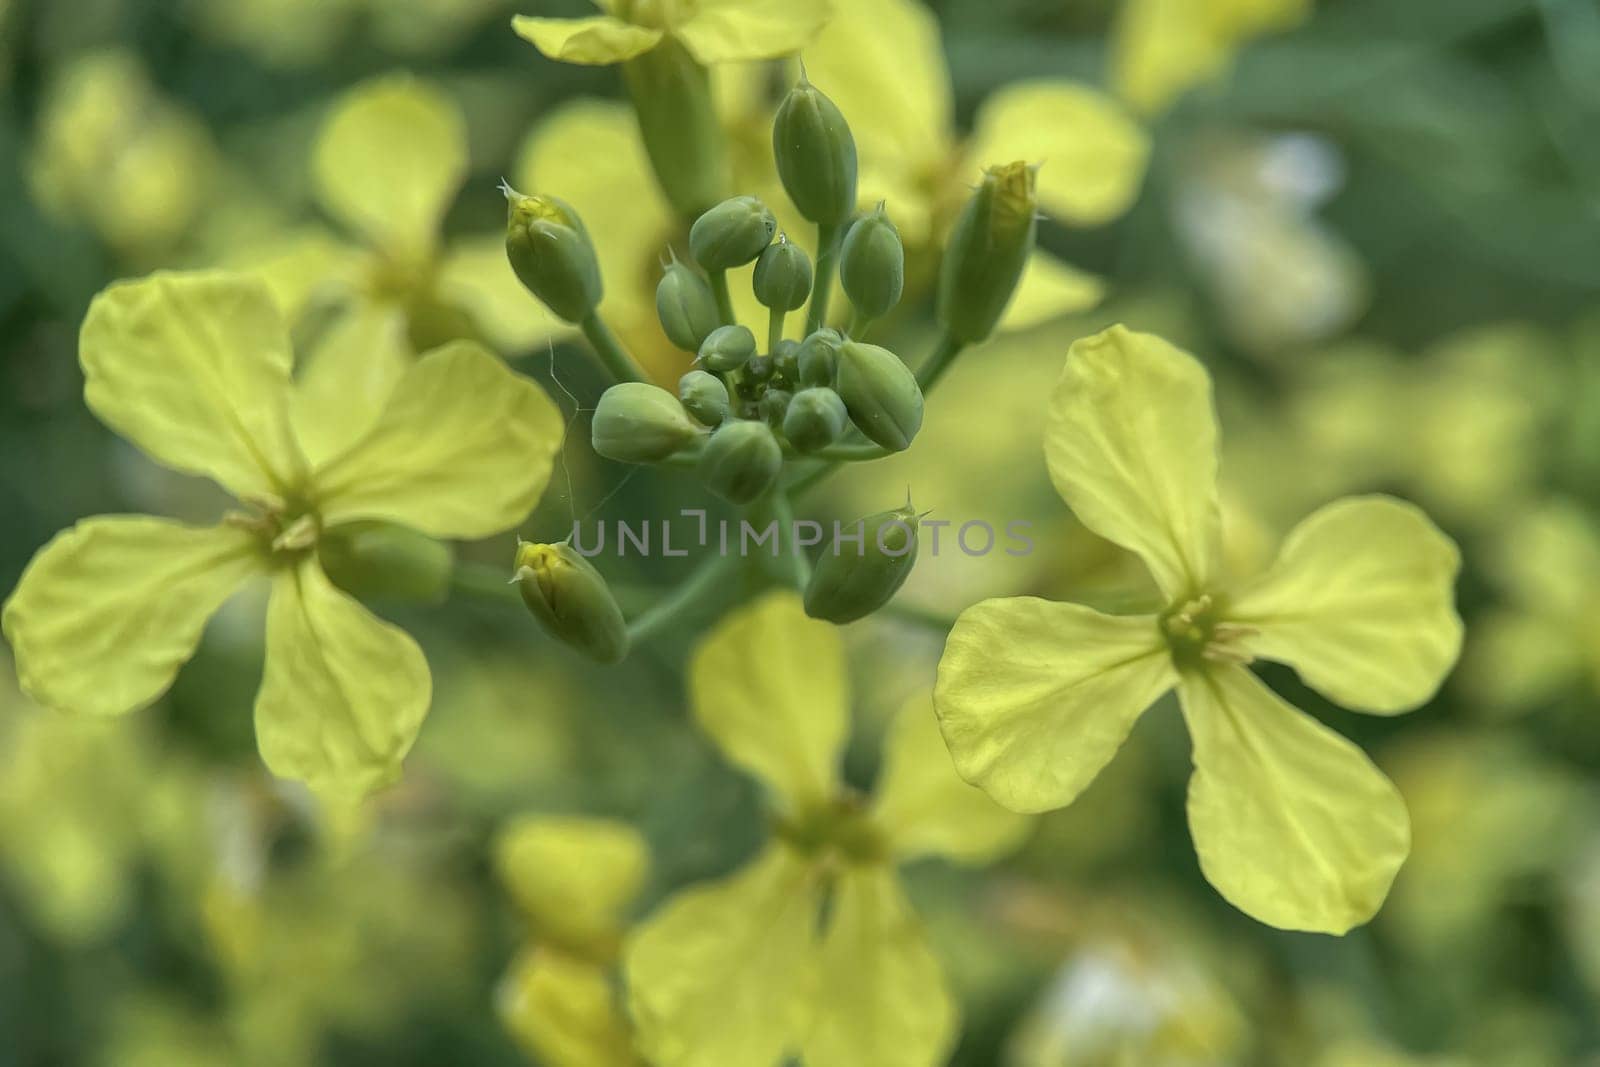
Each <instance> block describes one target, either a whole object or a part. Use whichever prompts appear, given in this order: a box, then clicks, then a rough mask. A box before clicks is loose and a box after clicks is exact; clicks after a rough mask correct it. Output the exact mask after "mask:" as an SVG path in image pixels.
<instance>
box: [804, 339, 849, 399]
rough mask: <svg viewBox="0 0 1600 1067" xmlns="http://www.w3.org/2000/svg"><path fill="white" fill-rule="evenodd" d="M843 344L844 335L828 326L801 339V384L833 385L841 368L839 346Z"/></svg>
mask: <svg viewBox="0 0 1600 1067" xmlns="http://www.w3.org/2000/svg"><path fill="white" fill-rule="evenodd" d="M842 344H844V335H843V334H841V333H840V332H839V331H838V330H835V329H831V328H829V327H827V326H824V327H823V328H822V329H820V330H818V331H817V332H816V333H813V334H812V335H811V336H810V337H807V338H806V339H805V340H804V341H801V342H800V352H799V357H798V358H799V362H800V382H801V384H803V385H815V386H829V387H831V386H832V385H833V379H834V376H835V375H836V374H837V373H838V370H839V346H840V345H842Z"/></svg>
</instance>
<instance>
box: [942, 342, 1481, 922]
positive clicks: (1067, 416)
mask: <svg viewBox="0 0 1600 1067" xmlns="http://www.w3.org/2000/svg"><path fill="white" fill-rule="evenodd" d="M1217 436H1218V435H1217V425H1216V418H1215V414H1214V412H1213V409H1212V404H1211V382H1210V378H1209V376H1208V375H1207V374H1206V371H1205V368H1204V367H1202V366H1201V365H1200V363H1199V362H1198V361H1196V360H1195V359H1194V358H1193V357H1192V356H1190V355H1188V354H1187V353H1185V352H1182V351H1180V350H1178V349H1176V348H1174V347H1172V346H1171V345H1169V344H1167V343H1166V342H1165V341H1162V340H1161V339H1159V338H1157V337H1153V336H1150V335H1148V334H1137V333H1133V332H1130V331H1129V330H1126V329H1124V328H1122V327H1120V326H1114V327H1112V328H1111V329H1109V330H1107V331H1105V332H1104V333H1101V334H1098V335H1096V336H1094V337H1091V338H1087V339H1085V340H1082V341H1079V342H1077V343H1076V344H1074V345H1073V346H1072V349H1071V351H1070V352H1069V354H1068V356H1067V363H1066V368H1065V370H1064V372H1063V373H1062V376H1061V379H1060V382H1059V383H1058V385H1057V387H1056V392H1055V394H1054V396H1053V397H1052V399H1051V404H1050V420H1049V424H1048V426H1047V428H1046V431H1045V458H1046V461H1047V465H1048V467H1049V470H1050V475H1051V478H1052V480H1053V481H1054V483H1055V485H1056V489H1057V491H1059V492H1060V493H1061V495H1062V497H1063V498H1064V499H1065V500H1066V502H1067V503H1068V504H1069V505H1070V506H1071V507H1072V510H1073V512H1074V513H1075V514H1076V515H1077V516H1078V518H1079V519H1080V520H1081V521H1082V522H1083V524H1084V525H1085V526H1088V527H1089V528H1090V529H1091V530H1093V531H1095V532H1096V533H1098V534H1099V535H1100V536H1102V537H1104V538H1106V539H1107V540H1109V541H1112V542H1114V543H1115V544H1118V545H1120V546H1122V547H1123V548H1126V549H1129V550H1130V551H1132V552H1134V553H1135V554H1136V555H1138V556H1139V557H1140V558H1141V559H1142V560H1143V561H1144V563H1145V565H1146V566H1147V567H1148V568H1149V569H1150V572H1151V574H1152V576H1153V577H1154V579H1155V584H1156V586H1157V587H1158V588H1159V591H1160V595H1161V598H1162V607H1161V609H1160V610H1158V611H1155V612H1152V613H1150V614H1142V615H1120V616H1113V615H1105V614H1102V613H1100V612H1098V611H1094V610H1092V609H1090V608H1087V607H1083V606H1081V605H1078V604H1058V603H1052V602H1050V601H1045V600H1040V599H1037V598H1033V597H1014V598H1006V599H998V600H987V601H984V602H982V603H980V604H977V605H976V606H974V607H972V608H969V609H968V610H967V611H965V612H964V613H962V615H961V617H960V618H959V619H958V620H957V622H956V625H955V628H954V629H953V630H952V631H951V634H950V638H949V642H948V643H947V645H946V646H945V651H944V656H943V658H942V659H941V661H940V664H939V677H938V684H937V686H936V688H935V691H934V703H935V707H936V708H937V709H938V714H939V722H940V726H941V728H942V730H943V732H944V737H945V741H946V743H947V744H948V745H949V746H950V752H951V754H952V755H953V756H954V758H955V763H956V767H957V769H958V770H959V771H960V772H961V774H962V776H963V777H964V778H966V779H967V780H968V781H970V782H972V783H973V784H974V785H977V786H979V787H981V788H982V789H984V790H985V791H986V792H988V793H989V795H990V796H992V797H993V798H994V799H995V800H997V801H999V802H1000V803H1001V804H1003V805H1005V806H1006V807H1008V808H1011V809H1013V810H1016V811H1028V812H1037V811H1047V810H1049V809H1052V808H1059V807H1062V806H1064V805H1067V804H1070V803H1071V802H1072V801H1073V799H1074V798H1076V797H1077V796H1078V794H1079V793H1081V792H1082V791H1083V789H1084V788H1085V787H1086V786H1088V784H1089V782H1090V781H1091V780H1092V779H1093V778H1094V776H1095V775H1096V774H1097V773H1098V772H1099V770H1100V769H1101V767H1103V766H1104V765H1105V764H1106V763H1107V762H1108V761H1109V760H1110V759H1111V757H1112V755H1113V754H1114V753H1115V752H1116V750H1117V748H1118V747H1119V746H1120V745H1121V744H1122V742H1123V740H1124V739H1125V738H1126V737H1127V735H1128V733H1129V731H1130V730H1131V729H1132V728H1133V724H1134V722H1135V721H1136V720H1137V719H1138V717H1139V715H1140V714H1141V713H1142V712H1143V711H1144V710H1145V708H1147V707H1149V706H1150V705H1151V704H1152V703H1154V702H1155V701H1156V700H1157V699H1158V698H1159V697H1161V696H1162V695H1163V694H1165V693H1167V692H1169V691H1170V690H1172V689H1174V688H1176V689H1177V692H1178V697H1179V700H1180V702H1181V704H1182V706H1183V714H1184V718H1185V720H1186V722H1187V723H1188V727H1189V732H1190V735H1191V737H1192V739H1193V742H1194V764H1195V773H1194V777H1193V778H1192V780H1191V782H1190V787H1189V824H1190V829H1191V831H1192V833H1193V835H1194V840H1195V847H1196V850H1197V851H1198V853H1199V856H1200V866H1201V869H1202V871H1203V872H1204V873H1205V875H1206V878H1207V879H1208V880H1209V881H1210V882H1211V884H1212V885H1214V886H1216V887H1217V889H1218V890H1219V891H1220V892H1221V893H1222V895H1223V896H1224V897H1226V898H1227V899H1228V900H1229V901H1230V902H1232V903H1233V904H1234V905H1235V906H1237V907H1238V908H1240V909H1241V910H1242V911H1245V912H1246V913H1248V914H1250V915H1252V916H1254V917H1255V918H1257V919H1259V920H1261V921H1262V922H1265V923H1269V924H1271V925H1273V926H1279V927H1283V928H1288V929H1300V930H1317V931H1325V932H1330V933H1342V932H1344V931H1346V930H1348V929H1349V928H1350V927H1352V926H1354V925H1357V924H1359V923H1362V922H1365V921H1366V920H1367V919H1369V918H1371V916H1372V915H1373V914H1374V913H1375V912H1376V911H1377V909H1378V907H1379V905H1381V904H1382V902H1383V899H1384V896H1385V895H1386V894H1387V892H1388V890H1389V885H1390V883H1391V882H1392V881H1393V879H1394V876H1395V872H1396V871H1397V870H1398V869H1399V867H1400V864H1401V863H1402V862H1403V861H1404V859H1405V856H1406V852H1407V850H1408V848H1409V845H1410V826H1409V822H1408V819H1407V816H1406V809H1405V804H1404V802H1403V801H1402V800H1401V798H1400V794H1399V793H1398V792H1397V791H1396V790H1395V788H1394V786H1393V785H1392V784H1390V782H1389V780H1388V779H1387V778H1385V777H1384V776H1383V774H1382V773H1381V772H1379V771H1378V769H1377V768H1376V767H1374V766H1373V764H1372V763H1371V761H1370V760H1368V759H1367V757H1366V756H1365V755H1364V754H1363V753H1362V752H1361V750H1360V749H1358V748H1356V747H1355V746H1354V745H1352V744H1351V743H1350V742H1348V741H1346V740H1345V739H1343V738H1341V737H1339V736H1338V735H1337V734H1335V733H1333V732H1332V731H1331V730H1329V729H1327V728H1326V727H1325V726H1322V725H1321V724H1319V723H1318V722H1316V721H1315V720H1314V719H1312V718H1311V717H1310V716H1308V715H1306V714H1305V713H1303V712H1301V711H1299V710H1298V709H1296V708H1294V707H1293V706H1292V705H1290V704H1289V703H1287V702H1286V701H1284V700H1283V699H1282V698H1280V697H1278V696H1277V695H1276V694H1274V693H1273V692H1272V690H1270V689H1268V688H1267V686H1266V685H1265V684H1264V683H1263V682H1261V681H1260V680H1259V679H1258V678H1257V677H1256V676H1255V675H1254V674H1252V673H1251V672H1250V671H1249V670H1247V669H1246V666H1245V665H1246V664H1248V663H1250V662H1251V661H1252V660H1253V659H1255V658H1257V657H1260V658H1263V659H1272V660H1278V661H1280V662H1284V663H1288V664H1290V665H1292V666H1293V667H1294V668H1295V669H1296V670H1297V671H1298V672H1299V674H1300V677H1301V678H1302V679H1303V680H1304V681H1305V682H1306V684H1308V685H1310V686H1311V687H1312V688H1313V689H1316V690H1317V691H1318V692H1320V693H1322V694H1324V695H1325V696H1327V697H1328V698H1329V699H1330V700H1334V701H1337V702H1338V703H1341V704H1344V705H1346V706H1349V707H1351V708H1355V709H1358V710H1362V711H1367V712H1373V713H1377V714H1394V713H1397V712H1401V711H1406V710H1409V709H1411V708H1414V707H1416V706H1417V705H1419V704H1421V703H1422V702H1424V701H1426V700H1427V699H1428V698H1429V697H1430V696H1432V694H1433V693H1434V691H1435V690H1436V689H1437V688H1438V686H1439V684H1440V682H1441V681H1442V680H1443V679H1444V676H1445V674H1446V673H1447V672H1448V671H1449V669H1450V667H1451V665H1452V664H1453V663H1454V662H1455V659H1456V656H1457V654H1458V653H1459V651H1460V644H1461V622H1460V619H1459V618H1458V617H1457V615H1456V612H1455V608H1454V603H1453V584H1454V581H1455V576H1456V573H1457V571H1458V570H1459V567H1460V554H1459V552H1458V551H1457V549H1456V546H1455V544H1454V543H1453V542H1452V541H1451V540H1450V539H1449V538H1448V537H1446V536H1445V535H1444V534H1443V533H1441V532H1440V531H1439V529H1438V528H1437V527H1435V526H1434V525H1433V523H1432V522H1431V521H1429V520H1428V518H1427V517H1426V516H1425V515H1424V514H1423V513H1422V512H1421V511H1419V510H1418V509H1417V508H1416V507H1414V506H1412V505H1410V504H1407V503H1403V502H1401V501H1399V500H1395V499H1393V498H1389V497H1383V496H1368V497H1350V498H1346V499H1344V500H1340V501H1337V502H1335V503H1333V504H1330V505H1328V506H1326V507H1324V508H1322V509H1321V510H1319V511H1317V512H1315V513H1313V514H1312V515H1311V516H1309V517H1308V518H1306V519H1305V520H1304V521H1302V522H1301V524H1300V525H1299V526H1298V527H1297V528H1295V529H1294V530H1293V531H1292V532H1291V533H1290V534H1289V536H1288V538H1287V539H1286V540H1285V542H1284V544H1283V547H1282V548H1281V550H1280V551H1279V554H1278V558H1277V560H1276V562H1275V563H1274V564H1273V565H1272V566H1271V567H1269V568H1268V569H1267V570H1266V572H1265V573H1264V574H1261V575H1260V576H1258V577H1256V578H1254V579H1252V580H1249V581H1246V582H1242V583H1240V582H1231V581H1229V580H1227V578H1226V577H1225V576H1224V574H1223V573H1222V567H1221V565H1220V560H1221V558H1222V546H1221V530H1220V522H1219V519H1218V510H1219V509H1218V503H1217V485H1216V481H1217Z"/></svg>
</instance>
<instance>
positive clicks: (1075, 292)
mask: <svg viewBox="0 0 1600 1067" xmlns="http://www.w3.org/2000/svg"><path fill="white" fill-rule="evenodd" d="M1105 291H1106V287H1105V283H1104V282H1102V281H1101V280H1100V279H1099V278H1097V277H1095V276H1094V275H1093V274H1088V273H1085V272H1084V271H1081V270H1079V269H1078V268H1076V267H1074V266H1071V265H1070V264H1067V263H1063V262H1062V261H1061V260H1059V259H1057V258H1056V257H1055V256H1052V255H1051V254H1050V253H1048V252H1035V253H1034V254H1033V255H1032V256H1030V257H1028V264H1027V266H1026V267H1024V268H1023V269H1022V280H1021V281H1020V282H1019V283H1018V284H1017V291H1016V294H1015V295H1014V296H1012V298H1011V303H1010V304H1008V305H1006V311H1005V315H1004V316H1003V317H1002V318H1001V320H1000V328H1001V329H1002V330H1027V329H1032V328H1033V327H1035V326H1038V325H1041V324H1043V323H1046V322H1049V321H1050V320H1051V319H1054V318H1059V317H1060V316H1062V315H1073V314H1076V313H1077V312H1080V311H1087V310H1089V309H1090V308H1092V307H1094V306H1095V305H1096V304H1098V303H1100V300H1101V298H1102V297H1104V296H1105Z"/></svg>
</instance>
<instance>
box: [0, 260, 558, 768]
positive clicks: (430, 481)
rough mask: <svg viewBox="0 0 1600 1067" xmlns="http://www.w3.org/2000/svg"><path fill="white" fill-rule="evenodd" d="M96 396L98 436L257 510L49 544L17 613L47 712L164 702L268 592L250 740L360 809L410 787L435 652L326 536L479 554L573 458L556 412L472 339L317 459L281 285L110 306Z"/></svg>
mask: <svg viewBox="0 0 1600 1067" xmlns="http://www.w3.org/2000/svg"><path fill="white" fill-rule="evenodd" d="M80 359H81V361H82V364H83V371H84V375H85V377H86V379H87V380H86V384H85V388H84V396H85V399H86V400H87V402H88V404H89V407H90V408H91V409H93V410H94V412H95V414H97V415H98V416H99V417H100V419H101V421H103V422H104V423H106V425H108V426H110V427H112V428H113V429H115V430H117V431H118V432H119V433H121V434H122V435H123V436H125V437H127V438H128V439H129V440H130V441H133V442H135V443H136V444H138V445H139V446H140V447H141V448H142V449H143V450H144V451H145V452H146V453H147V454H148V455H150V456H151V458H153V459H155V460H157V461H158V462H160V463H163V464H165V465H167V466H169V467H172V468H174V469H177V470H180V471H183V472H186V473H191V474H205V475H209V476H210V477H212V478H213V479H215V480H216V481H217V482H218V483H220V484H221V485H222V486H223V487H224V488H226V489H228V490H229V491H230V492H232V493H233V494H234V495H235V496H236V497H238V498H239V499H240V500H242V501H244V502H245V503H246V504H247V505H249V507H250V508H251V514H249V515H230V516H228V517H227V518H225V519H224V520H223V521H222V522H221V523H219V524H218V525H215V526H209V527H197V526H190V525H185V524H182V523H177V522H172V521H169V520H165V519H156V518H150V517H147V516H120V515H119V516H105V517H100V518H94V519H88V520H85V521H83V522H80V523H78V524H77V525H76V526H74V527H72V528H71V529H70V530H65V531H63V532H62V533H60V534H58V535H57V536H56V537H55V539H54V540H52V541H51V542H50V543H49V544H48V545H46V546H45V547H44V548H43V549H41V550H40V551H39V553H38V555H36V556H35V557H34V559H33V561H32V562H31V563H30V564H29V565H28V568H27V570H26V571H25V572H24V573H23V575H22V580H21V582H20V583H19V584H18V586H17V588H16V591H15V592H14V593H13V594H12V596H11V598H10V600H9V601H8V602H7V603H6V605H5V611H4V616H3V624H4V630H5V635H6V637H7V638H8V639H9V640H10V642H11V645H12V647H13V649H14V650H15V652H16V661H17V672H18V676H19V678H20V679H21V682H22V685H23V687H24V688H25V689H26V690H27V691H28V693H29V694H30V695H32V696H33V697H34V698H35V699H37V700H38V701H40V702H41V703H43V704H46V705H49V706H52V707H56V708H60V709H64V710H69V711H76V712H84V713H88V714H98V715H114V714H118V713H121V712H126V711H130V710H132V709H135V708H139V707H142V706H144V705H147V704H149V703H151V702H152V701H154V700H156V699H157V698H158V697H159V696H161V694H162V693H163V692H165V691H166V689H167V687H168V686H169V685H170V684H171V683H172V680H173V678H174V676H175V675H176V674H177V671H178V668H179V667H180V666H181V665H182V664H183V663H184V662H185V661H187V660H188V659H189V657H190V656H191V655H193V653H194V650H195V647H196V645H197V644H198V643H199V640H200V635H201V631H202V630H203V628H204V627H205V624H206V620H207V619H209V618H210V616H211V615H212V614H213V613H214V612H215V611H216V610H217V609H218V608H219V607H221V605H222V603H223V602H224V601H225V600H227V599H228V598H229V596H231V595H232V594H233V593H234V591H235V590H237V589H238V588H239V587H240V586H241V585H243V584H244V583H245V582H246V581H247V580H248V579H250V578H252V577H254V576H258V575H270V576H271V577H272V594H271V599H270V603H269V605H268V608H267V629H266V668H265V671H264V674H263V677H262V681H261V689H260V692H259V694H258V695H257V697H256V706H255V722H256V737H257V742H258V744H259V746H260V749H261V756H262V759H263V760H265V762H266V764H267V766H268V767H269V768H270V769H271V770H272V771H273V772H274V773H276V774H279V775H282V776H285V777H289V778H297V779H301V780H303V781H305V782H306V783H307V784H308V785H310V786H311V787H312V788H313V789H315V790H317V791H318V792H319V793H321V794H324V795H329V796H338V797H343V798H354V797H357V796H359V795H361V794H363V793H365V792H367V791H369V790H371V789H373V788H375V787H377V786H379V785H382V784H384V783H385V782H386V781H388V780H389V779H390V778H392V777H393V775H394V774H395V773H396V772H397V770H398V766H399V763H400V760H401V758H402V757H403V756H404V755H405V753H406V751H407V750H408V749H409V748H410V747H411V743H412V741H413V740H414V739H415V737H416V734H417V730H418V728H419V727H420V726H421V723H422V717H423V715H424V714H425V713H426V712H427V709H428V701H429V697H430V692H431V688H432V684H431V679H430V676H429V673H428V665H427V663H426V661H424V659H423V656H422V651H421V650H420V649H419V648H418V647H417V645H416V642H414V641H413V640H412V639H411V638H410V637H409V636H407V635H406V634H405V633H404V632H403V631H401V630H399V629H398V628H396V627H394V626H392V625H390V624H388V623H386V622H383V621H382V620H380V619H378V618H377V617H375V616H374V615H372V614H371V613H369V612H368V611H367V610H366V609H365V608H364V607H362V606H361V605H360V604H359V603H357V602H356V601H355V600H354V599H352V598H351V597H350V596H348V595H346V594H345V593H343V592H341V591H340V590H339V589H337V588H336V587H335V586H334V585H333V584H332V582H331V581H330V580H329V578H328V576H327V574H326V573H325V572H324V570H323V566H322V563H321V561H320V560H319V556H318V544H319V540H321V539H322V538H323V536H324V534H325V533H326V532H328V531H330V530H336V529H338V528H339V527H341V526H344V525H346V524H350V523H356V522H373V521H376V522H383V523H392V524H398V525H400V526H404V527H409V528H411V529H413V530H416V531H419V532H421V533H423V534H426V535H428V536H430V537H439V538H480V537H487V536H489V535H491V534H494V533H498V532H500V531H502V530H505V529H507V528H509V527H511V526H512V525H514V524H516V523H517V522H519V521H521V520H522V519H523V518H524V517H525V516H526V515H527V514H528V512H529V510H531V509H532V507H533V505H534V504H535V502H537V500H538V499H539V494H540V493H541V492H542V491H543V489H544V486H545V483H546V482H547V481H548V479H549V474H550V468H551V465H552V463H553V461H554V457H555V454H556V452H557V450H558V449H559V447H560V442H561V436H562V429H563V422H562V419H561V415H560V412H559V411H558V410H557V409H556V407H555V405H554V404H553V403H552V402H551V401H550V399H549V398H548V397H547V396H545V394H544V392H543V391H542V390H541V389H540V388H539V387H538V386H537V385H535V384H534V383H533V382H531V381H528V380H527V379H525V378H522V377H519V376H518V375H516V374H513V373H512V372H511V371H509V370H507V369H506V367H505V366H504V364H502V363H501V362H500V361H499V360H498V359H497V358H495V357H494V356H492V355H490V354H489V353H488V352H486V351H484V350H483V349H481V348H479V347H478V346H476V345H474V344H471V343H470V342H456V343H453V344H450V345H447V346H445V347H443V348H440V349H437V350H435V351H433V352H430V353H428V354H427V355H425V356H423V357H422V358H421V359H420V360H418V361H417V362H416V363H415V364H414V365H413V366H412V367H411V369H410V370H409V371H407V372H406V374H405V375H404V376H403V377H402V378H401V379H400V380H399V381H398V382H397V383H396V384H395V386H394V389H393V391H392V392H391V393H390V394H389V399H388V403H387V404H386V406H385V407H384V410H383V412H382V414H381V415H380V416H379V417H378V419H377V421H376V422H375V423H374V424H373V425H372V426H371V427H370V428H369V429H368V430H367V432H366V433H365V434H364V435H363V436H362V437H361V438H360V439H359V440H357V441H355V442H354V443H353V444H351V445H350V446H348V447H347V448H344V449H342V450H340V451H338V452H336V453H331V454H329V453H322V452H318V451H316V450H314V449H311V448H308V447H304V446H303V444H302V441H303V435H302V434H301V433H300V432H299V427H298V425H297V424H296V422H295V420H294V417H293V416H294V413H295V410H296V409H295V405H294V404H293V402H292V400H293V395H294V390H295V385H294V384H293V382H292V381H291V377H290V368H291V362H292V356H291V352H290V346H289V336H288V331H287V330H286V329H285V327H284V324H283V322H282V321H281V319H280V318H279V315H278V312H277V310H276V308H275V307H274V305H273V301H272V299H271V297H270V296H269V295H268V293H267V290H266V288H265V287H264V286H263V285H262V284H261V283H259V282H258V281H255V280H252V279H249V278H245V277H241V276H237V275H230V274H222V273H209V272H206V273H193V274H172V273H158V274H154V275H151V276H150V277H148V278H143V279H139V280H136V281H131V282H123V283H118V284H115V285H113V286H111V287H110V288H108V289H106V290H105V291H104V292H102V293H101V294H100V295H99V296H98V297H96V298H95V300H94V303H93V304H92V305H91V306H90V308H89V313H88V316H87V318H86V319H85V321H84V324H83V332H82V336H81V340H80Z"/></svg>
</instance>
